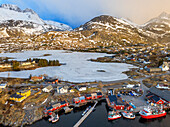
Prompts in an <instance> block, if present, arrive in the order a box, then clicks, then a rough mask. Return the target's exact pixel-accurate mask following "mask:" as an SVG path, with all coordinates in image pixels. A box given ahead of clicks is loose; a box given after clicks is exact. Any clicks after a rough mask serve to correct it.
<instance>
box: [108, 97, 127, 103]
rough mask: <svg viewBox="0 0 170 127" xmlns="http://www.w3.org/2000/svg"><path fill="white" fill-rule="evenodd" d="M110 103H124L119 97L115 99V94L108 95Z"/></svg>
mask: <svg viewBox="0 0 170 127" xmlns="http://www.w3.org/2000/svg"><path fill="white" fill-rule="evenodd" d="M108 98H109V100H110V103H112V102H114V103H115V104H116V105H124V104H123V103H122V102H121V101H120V100H119V99H117V97H116V95H111V96H108Z"/></svg>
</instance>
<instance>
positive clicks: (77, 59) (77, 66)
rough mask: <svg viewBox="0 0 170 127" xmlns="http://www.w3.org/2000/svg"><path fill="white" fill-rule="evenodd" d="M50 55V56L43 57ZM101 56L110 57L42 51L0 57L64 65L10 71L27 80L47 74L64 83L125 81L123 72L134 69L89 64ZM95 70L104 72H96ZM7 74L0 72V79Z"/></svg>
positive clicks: (94, 63) (107, 64) (117, 64)
mask: <svg viewBox="0 0 170 127" xmlns="http://www.w3.org/2000/svg"><path fill="white" fill-rule="evenodd" d="M44 54H51V55H50V56H43V55H44ZM103 56H111V55H110V54H105V53H84V52H72V53H70V52H69V53H68V52H67V53H66V51H64V50H44V51H25V52H22V53H3V54H0V57H12V58H13V59H15V60H20V61H23V60H26V59H28V58H44V59H48V60H56V59H57V60H59V61H60V62H61V63H66V65H62V66H56V67H43V68H38V69H35V70H26V71H19V72H15V71H11V72H10V77H15V78H28V77H29V75H30V74H32V75H37V76H38V75H41V74H47V75H48V76H51V77H58V78H60V79H62V80H64V81H70V82H92V81H114V80H121V79H126V78H127V76H126V75H125V74H123V73H122V72H123V71H127V70H129V68H132V67H134V66H133V65H129V64H125V63H99V62H91V61H88V60H89V59H95V58H98V57H103ZM97 70H105V72H98V71H97ZM7 76H8V72H1V73H0V77H7Z"/></svg>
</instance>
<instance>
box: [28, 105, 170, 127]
mask: <svg viewBox="0 0 170 127" xmlns="http://www.w3.org/2000/svg"><path fill="white" fill-rule="evenodd" d="M84 110H85V108H84V109H82V110H81V111H75V112H72V113H70V114H67V115H65V114H63V115H60V120H59V121H58V122H56V123H50V122H48V119H43V120H40V121H38V122H36V123H34V124H33V125H30V126H27V127H56V126H57V127H73V126H74V125H75V123H76V122H77V121H78V120H79V119H80V118H81V114H82V112H83V111H84ZM169 125H170V114H168V113H167V115H166V117H162V118H157V119H153V120H143V119H141V118H140V116H136V118H135V120H129V119H124V118H120V119H117V120H114V121H108V120H107V108H106V103H105V102H102V103H99V104H98V105H97V107H96V111H94V112H92V113H91V114H90V115H89V116H88V117H87V118H86V120H85V121H84V122H83V123H82V124H81V125H80V127H169Z"/></svg>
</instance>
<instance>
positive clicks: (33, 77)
mask: <svg viewBox="0 0 170 127" xmlns="http://www.w3.org/2000/svg"><path fill="white" fill-rule="evenodd" d="M43 79H44V77H43V76H31V79H30V81H33V82H37V81H42V80H43Z"/></svg>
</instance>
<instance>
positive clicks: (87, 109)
mask: <svg viewBox="0 0 170 127" xmlns="http://www.w3.org/2000/svg"><path fill="white" fill-rule="evenodd" d="M90 108H91V106H89V107H87V108H86V110H85V111H84V112H83V113H82V114H81V115H82V116H84V115H85V114H86V113H87V112H88V111H89V109H90Z"/></svg>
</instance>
